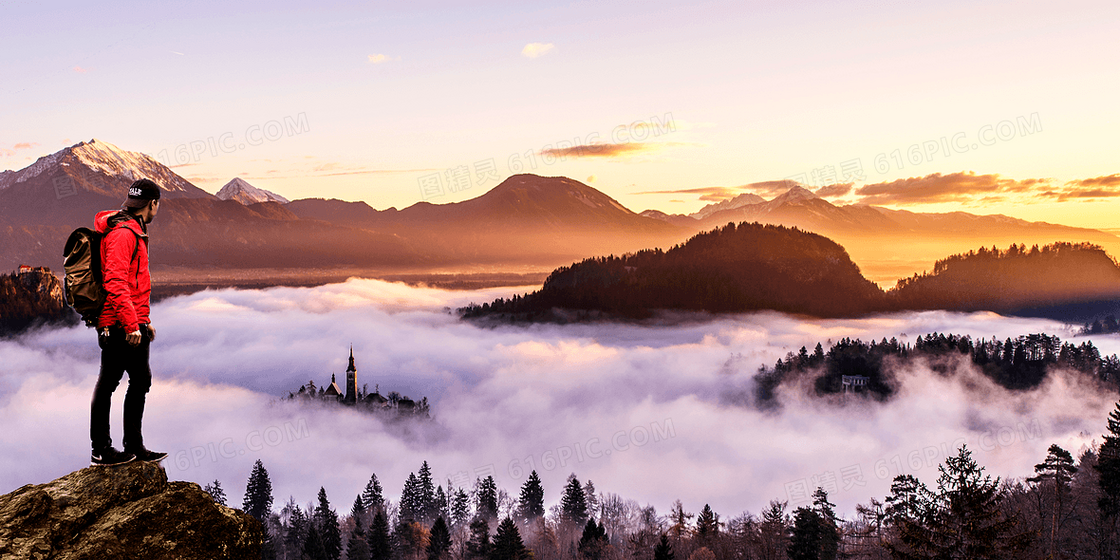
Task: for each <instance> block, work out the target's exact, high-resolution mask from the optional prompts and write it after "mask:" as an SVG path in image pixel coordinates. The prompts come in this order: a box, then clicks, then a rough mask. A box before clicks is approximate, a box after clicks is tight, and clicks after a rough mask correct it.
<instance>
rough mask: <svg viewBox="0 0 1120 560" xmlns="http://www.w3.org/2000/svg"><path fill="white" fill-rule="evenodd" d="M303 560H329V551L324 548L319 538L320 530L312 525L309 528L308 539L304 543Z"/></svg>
mask: <svg viewBox="0 0 1120 560" xmlns="http://www.w3.org/2000/svg"><path fill="white" fill-rule="evenodd" d="M303 558H306V559H307V560H329V557H328V556H327V551H326V550H325V549H324V548H323V541H322V540H321V539H320V538H319V530H318V529H316V528H315V524H314V523H311V524H310V526H309V527H308V528H307V539H306V540H305V541H303Z"/></svg>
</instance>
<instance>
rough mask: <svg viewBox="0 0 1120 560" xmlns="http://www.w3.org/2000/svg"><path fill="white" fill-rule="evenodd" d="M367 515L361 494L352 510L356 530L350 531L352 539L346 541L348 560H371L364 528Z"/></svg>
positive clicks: (351, 514) (355, 500)
mask: <svg viewBox="0 0 1120 560" xmlns="http://www.w3.org/2000/svg"><path fill="white" fill-rule="evenodd" d="M365 513H366V512H365V504H364V503H363V502H362V496H361V495H360V494H359V495H358V496H356V497H355V498H354V507H352V508H351V509H350V518H351V519H353V520H354V528H353V529H351V530H350V538H349V539H347V541H346V558H347V560H369V543H368V542H366V531H365V529H363V528H362V525H363V524H364V523H365V521H364V518H365Z"/></svg>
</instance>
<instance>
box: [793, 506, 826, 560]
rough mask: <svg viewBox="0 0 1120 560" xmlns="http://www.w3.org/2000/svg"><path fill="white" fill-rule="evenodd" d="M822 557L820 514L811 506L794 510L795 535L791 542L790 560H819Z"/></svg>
mask: <svg viewBox="0 0 1120 560" xmlns="http://www.w3.org/2000/svg"><path fill="white" fill-rule="evenodd" d="M820 557H821V518H820V515H818V514H817V512H816V511H814V510H813V509H811V508H807V507H799V508H797V509H796V510H795V511H794V512H793V536H792V537H791V538H790V543H789V560H819V559H820Z"/></svg>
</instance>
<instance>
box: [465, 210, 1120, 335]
mask: <svg viewBox="0 0 1120 560" xmlns="http://www.w3.org/2000/svg"><path fill="white" fill-rule="evenodd" d="M1117 298H1120V267H1118V266H1117V263H1116V262H1115V261H1114V260H1113V259H1112V257H1110V256H1109V255H1108V254H1107V253H1105V252H1104V250H1103V249H1101V248H1100V247H1099V246H1096V245H1091V244H1088V243H1077V244H1074V243H1055V244H1052V245H1047V246H1044V247H1042V248H1039V247H1037V246H1035V247H1033V248H1032V249H1030V250H1029V251H1028V250H1027V249H1026V248H1025V246H1022V245H1013V246H1012V247H1011V248H1010V249H1008V250H1007V251H999V250H997V249H995V248H992V249H986V248H982V249H980V250H979V251H971V252H969V253H967V254H961V255H953V256H950V257H948V258H946V259H943V260H941V261H938V262H937V264H936V266H935V267H934V270H933V272H931V273H926V274H921V275H914V276H913V277H911V278H905V279H901V280H899V281H898V284H897V285H896V287H895V288H894V289H892V290H891V291H890V292H888V293H884V292H883V291H882V290H880V289H879V288H878V287H877V286H875V285H874V284H873V283H872V282H870V281H868V280H867V279H865V278H864V277H863V276H862V274H861V273H860V270H859V267H857V266H856V265H855V264H854V263H853V262H852V261H851V259H849V258H848V255H847V253H846V252H845V250H844V248H843V247H841V246H840V245H838V244H836V243H834V242H833V241H831V240H829V239H827V238H825V237H823V236H820V235H817V234H814V233H807V232H804V231H801V230H799V229H797V228H787V227H784V226H772V225H763V224H759V223H751V224H747V223H740V224H739V225H738V226H736V225H735V224H728V225H726V226H724V227H722V228H718V229H714V230H712V231H709V232H705V233H701V234H698V235H696V236H695V237H693V238H692V239H690V240H688V241H687V242H686V243H684V244H682V245H677V246H675V247H673V248H672V249H670V250H669V251H662V250H660V249H648V250H643V251H639V252H637V253H634V254H627V255H624V256H622V257H615V256H613V255H612V256H607V257H598V258H593V259H586V260H584V261H581V262H578V263H575V264H573V265H571V266H567V267H561V268H558V269H556V270H555V271H553V273H552V274H551V275H549V277H548V279H547V280H546V281H545V283H544V286H543V287H542V288H541V289H540V290H539V291H537V292H533V293H531V294H527V295H525V296H523V297H522V296H514V297H513V298H512V299H509V300H506V299H498V300H496V301H494V302H491V303H486V304H483V305H481V306H480V305H471V306H468V307H465V308H462V309H460V312H461V314H462V315H463V317H465V318H477V317H483V316H489V317H497V318H499V319H507V320H529V321H542V320H543V321H547V320H571V319H576V320H580V319H592V318H644V317H649V316H650V315H651V314H652V313H653V312H654V311H655V310H658V309H665V310H688V311H707V312H716V313H719V312H743V311H756V310H773V311H782V312H786V313H804V314H808V315H815V316H820V317H834V316H851V315H862V314H866V313H872V312H878V311H904V310H927V309H944V310H953V311H981V310H985V311H995V312H1000V313H1018V314H1026V315H1035V316H1044V317H1052V316H1055V315H1056V314H1058V313H1061V314H1062V315H1061V317H1059V318H1062V319H1071V320H1079V319H1078V318H1079V317H1082V316H1084V315H1085V314H1088V316H1090V317H1092V316H1094V315H1097V314H1099V313H1100V310H1101V309H1104V308H1106V307H1107V306H1108V305H1112V304H1115V302H1116V301H1117ZM1078 306H1081V307H1084V309H1080V308H1079V307H1078ZM1102 306H1104V307H1102Z"/></svg>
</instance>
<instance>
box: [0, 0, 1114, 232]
mask: <svg viewBox="0 0 1120 560" xmlns="http://www.w3.org/2000/svg"><path fill="white" fill-rule="evenodd" d="M0 21H2V22H3V28H4V30H5V32H4V33H3V35H0V49H2V50H3V52H4V53H5V56H4V57H3V58H2V59H0V75H3V76H4V81H3V82H2V83H0V169H19V168H22V167H24V166H26V165H27V164H29V163H30V162H31V161H33V160H34V159H35V158H36V157H39V156H42V155H45V154H47V153H51V152H54V151H56V150H58V149H61V148H62V147H65V146H67V145H71V144H74V143H77V142H79V141H83V140H89V139H91V138H98V139H100V140H104V141H107V142H110V143H113V144H116V145H117V146H119V147H121V148H123V149H126V150H134V151H141V152H145V153H149V154H152V155H155V156H157V157H159V155H160V154H164V155H163V156H162V158H163V159H166V160H168V162H169V163H172V164H175V163H177V161H176V150H177V149H178V150H179V152H178V153H179V157H180V158H181V159H179V160H178V161H187V162H188V163H190V164H191V165H186V166H180V167H175V170H176V171H177V172H179V173H180V174H182V175H184V176H185V177H187V178H189V179H191V180H192V181H194V182H195V183H196V184H197V185H199V186H201V187H202V188H204V189H206V190H209V191H210V192H214V191H216V190H217V189H218V188H219V187H221V185H222V184H224V183H225V182H226V181H228V180H230V179H231V178H233V177H234V176H242V177H245V178H246V179H247V180H249V181H250V182H251V183H252V184H254V185H256V186H259V187H263V188H267V189H271V190H274V191H276V192H278V193H280V194H282V195H284V196H286V197H288V198H291V199H295V198H302V197H308V196H323V197H337V198H343V199H348V200H358V199H361V200H366V201H367V202H369V203H370V204H371V205H373V206H374V207H377V208H384V207H388V206H397V207H403V206H407V205H409V204H412V203H414V202H417V201H418V200H420V199H421V198H422V196H424V194H423V193H422V191H421V188H420V181H421V179H423V178H424V177H428V176H430V175H431V174H433V173H440V174H441V180H443V181H445V182H446V181H447V178H446V177H447V176H446V175H443V173H444V172H445V171H446V170H448V169H453V168H457V167H458V168H460V169H466V170H469V171H471V172H472V173H473V172H474V171H475V169H476V167H478V166H479V165H478V164H479V162H483V161H487V160H493V161H494V163H495V167H496V169H497V174H498V176H499V177H500V178H504V177H505V176H507V175H509V174H510V173H512V172H513V171H516V169H513V168H512V167H511V162H510V158H511V156H516V157H514V159H515V161H521V160H528V159H529V158H533V159H534V160H535V161H537V167H536V169H532V168H531V167H530V166H529V164H528V162H527V161H524V162H522V163H524V164H525V166H526V167H525V170H527V171H534V172H537V173H540V174H543V175H566V176H570V177H573V178H575V179H579V180H581V181H590V182H591V183H590V184H592V185H593V186H595V187H596V188H598V189H600V190H602V191H604V192H606V193H607V194H609V195H611V196H613V197H615V198H616V199H618V200H619V201H620V202H622V203H623V204H625V205H627V206H628V207H630V208H632V209H634V210H636V211H637V210H642V209H645V208H650V207H656V208H659V209H662V210H665V211H670V212H690V211H694V210H696V209H698V208H699V207H700V206H702V205H703V204H704V202H703V201H700V200H699V199H698V196H697V195H696V194H688V193H684V194H663V195H662V194H659V195H649V194H646V195H639V194H634V193H638V192H645V191H663V190H681V189H696V188H704V187H713V186H724V187H732V186H737V185H743V184H746V183H751V182H756V181H765V180H773V179H782V178H787V177H798V176H801V175H803V176H804V180H806V181H810V182H811V181H813V180H814V176H815V175H817V174H819V175H821V176H822V177H827V176H828V173H827V172H824V170H827V169H828V168H829V167H830V166H831V167H832V168H833V169H835V170H839V169H840V167H841V164H842V163H844V162H851V161H853V160H857V159H858V160H859V161H860V163H861V166H862V170H863V172H864V173H863V175H864V176H865V178H864V180H862V181H857V186H858V185H859V184H865V183H876V182H882V181H890V180H895V179H900V178H907V177H920V176H926V175H929V174H932V173H943V174H948V173H956V172H962V171H974V172H976V173H978V174H999V175H1000V176H1002V177H1005V178H1010V179H1017V180H1023V179H1029V178H1053V179H1054V180H1055V181H1058V182H1059V183H1060V182H1064V181H1069V180H1076V179H1086V178H1093V177H1101V176H1108V175H1112V174H1115V173H1117V172H1120V169H1118V168H1117V165H1116V161H1115V159H1116V158H1115V156H1116V154H1117V152H1118V150H1117V148H1118V142H1117V141H1116V139H1115V138H1116V136H1115V132H1114V130H1115V128H1116V126H1117V124H1118V121H1120V118H1118V116H1120V107H1118V104H1117V103H1115V95H1116V90H1117V86H1118V85H1120V60H1117V58H1118V57H1120V38H1118V35H1117V34H1116V33H1115V30H1114V27H1115V23H1116V22H1117V21H1120V6H1118V5H1117V4H1115V3H1111V2H1067V3H1063V4H1061V5H1058V4H1055V3H1050V2H936V3H933V2H921V3H919V2H906V3H899V4H897V5H895V4H887V3H881V2H706V3H689V4H687V5H686V4H684V3H680V2H632V3H631V2H614V3H579V2H576V3H566V4H535V5H529V4H525V3H501V2H495V3H447V2H420V3H412V4H409V5H397V4H396V3H393V4H390V3H350V2H332V3H321V4H318V5H311V4H308V3H305V2H300V3H295V2H269V3H240V2H239V3H234V2H221V3H218V2H195V3H186V2H148V3H141V2H110V3H99V4H88V3H73V4H57V3H55V4H44V3H37V2H26V1H4V2H0ZM531 43H540V44H543V45H548V44H551V45H552V47H551V48H550V49H548V50H546V51H545V52H543V54H541V55H539V56H537V57H535V58H530V57H528V56H525V55H524V54H523V52H522V51H523V49H524V48H525V47H526V45H529V44H531ZM379 55H380V56H379ZM371 57H373V58H372V59H371ZM374 60H380V62H376V63H375V62H374ZM651 117H656V118H658V119H661V120H662V121H667V120H669V119H671V120H672V122H673V125H674V126H673V128H672V129H668V128H666V129H663V131H664V132H666V133H665V134H661V135H659V136H657V137H655V138H651V139H650V141H652V142H655V143H658V144H659V145H658V146H655V147H654V148H656V149H646V150H641V151H638V152H631V153H630V154H629V155H626V156H623V157H618V158H581V159H576V158H569V159H567V160H566V161H560V162H554V163H551V164H544V163H542V162H541V161H540V157H541V156H540V154H539V152H540V151H541V150H542V149H544V148H546V147H550V146H551V147H555V146H556V143H557V142H559V141H570V142H574V141H575V140H577V139H587V138H589V137H594V136H595V135H598V138H599V139H600V141H603V142H610V141H611V140H610V138H611V135H612V131H613V130H615V129H616V127H619V126H622V127H624V129H625V127H627V126H628V125H630V124H631V123H635V122H638V121H646V122H649V120H650V119H651ZM285 119H287V120H288V122H289V123H293V124H296V125H297V126H295V127H289V129H290V130H288V131H284V132H283V133H278V132H277V131H280V130H282V127H280V128H277V127H276V125H274V124H270V123H279V124H281V125H282V124H283V123H284V121H285ZM1017 119H1024V122H1033V123H1036V124H1035V125H1032V126H1033V128H1032V129H1030V130H1029V133H1026V134H1022V133H1016V134H1014V135H1012V134H1007V135H1006V136H1005V137H1004V138H995V135H994V132H995V131H996V130H998V129H996V128H995V127H997V126H999V124H1000V123H1002V122H1004V121H1010V122H1016V120H1017ZM1032 119H1033V120H1032ZM269 127H272V128H271V129H270V128H269ZM985 127H988V130H987V132H984V128H985ZM1007 130H1010V129H1007ZM269 131H271V132H273V133H272V134H268V136H269V137H268V138H265V132H269ZM961 133H963V134H964V135H965V136H963V137H962V140H961V141H962V144H961V145H962V146H965V147H969V146H971V145H976V146H977V147H976V149H968V150H967V151H958V150H955V149H954V150H949V151H948V152H947V153H946V151H945V150H943V149H942V148H943V147H944V144H943V143H942V142H941V139H942V138H946V139H947V140H946V141H948V139H950V138H952V137H953V136H954V135H957V134H961ZM984 134H987V135H988V136H987V138H988V139H994V140H995V141H993V142H991V143H990V144H988V145H981V144H980V143H979V142H978V137H980V136H982V135H984ZM223 135H225V136H224V137H223ZM223 138H224V139H223ZM211 139H213V140H211ZM219 140H221V141H223V142H225V143H226V144H225V146H227V148H228V149H226V150H222V149H219V148H218V142H219ZM192 142H196V144H195V145H194V147H195V148H197V153H196V154H191V143H192ZM926 142H930V144H928V145H923V144H924V143H926ZM253 144H256V145H253ZM934 144H937V146H934ZM24 145H30V146H29V147H24ZM913 145H919V146H923V147H922V150H923V152H922V154H921V155H920V156H915V159H914V160H911V159H910V158H908V157H907V150H908V149H910V147H911V146H913ZM927 146H928V151H925V150H926V149H927ZM646 147H647V148H649V146H646ZM894 150H899V151H898V152H897V155H893V153H894ZM879 154H883V156H882V157H880V158H879V160H878V163H879V166H878V168H876V164H875V163H876V161H877V160H876V157H877V156H879ZM912 161H917V162H918V163H913V162H912ZM460 166H461V167H460ZM814 172H819V173H814ZM492 177H493V176H489V178H487V177H483V178H477V176H476V177H475V178H477V180H473V181H472V188H470V189H467V190H463V191H460V192H450V191H448V190H447V189H445V190H444V191H443V192H436V191H430V192H429V193H428V194H427V196H428V198H429V199H430V200H431V201H432V202H453V201H456V200H462V199H464V198H469V197H473V196H478V195H479V194H482V193H483V192H485V190H486V189H488V188H491V187H493V186H494V185H495V184H497V182H498V181H497V180H493V179H492ZM592 177H593V178H594V179H593V180H592V179H591V178H592ZM820 184H823V182H822V183H820ZM1038 200H1039V199H1037V198H1031V197H1029V196H1023V195H1018V196H1016V197H1003V198H1000V199H997V200H994V201H992V200H989V201H986V202H980V201H979V199H974V200H972V202H971V203H969V204H965V207H966V209H968V210H969V211H973V212H977V213H989V212H1002V213H1008V214H1012V215H1016V216H1019V217H1024V218H1029V219H1047V220H1048V221H1054V222H1064V223H1073V222H1077V223H1079V224H1084V225H1091V226H1096V227H1110V224H1111V222H1112V218H1111V216H1115V215H1116V213H1117V211H1118V210H1120V205H1118V204H1117V203H1115V202H1111V201H1112V200H1116V197H1107V198H1100V199H1095V200H1094V201H1092V202H1077V203H1071V202H1065V203H1061V204H1058V203H1052V202H1050V203H1037V202H1038ZM1024 202H1035V203H1033V204H1028V205H1024ZM960 206H961V204H960V203H959V201H958V202H956V203H953V204H945V203H942V204H932V205H923V206H919V207H917V208H914V209H924V210H946V209H956V208H958V207H960ZM911 208H913V207H911Z"/></svg>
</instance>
